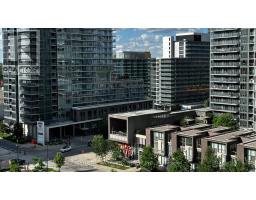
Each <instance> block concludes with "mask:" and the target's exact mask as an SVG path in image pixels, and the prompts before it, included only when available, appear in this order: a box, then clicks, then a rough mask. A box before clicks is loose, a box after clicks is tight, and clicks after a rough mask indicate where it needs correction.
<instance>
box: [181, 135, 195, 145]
mask: <svg viewBox="0 0 256 200" xmlns="http://www.w3.org/2000/svg"><path fill="white" fill-rule="evenodd" d="M179 142H180V146H192V138H189V137H180V138H179Z"/></svg>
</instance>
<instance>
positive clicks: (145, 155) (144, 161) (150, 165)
mask: <svg viewBox="0 0 256 200" xmlns="http://www.w3.org/2000/svg"><path fill="white" fill-rule="evenodd" d="M140 166H141V167H142V168H145V169H147V170H149V171H155V170H156V169H157V168H158V160H157V156H156V155H155V154H154V152H153V148H152V147H145V148H144V150H143V152H142V155H141V157H140Z"/></svg>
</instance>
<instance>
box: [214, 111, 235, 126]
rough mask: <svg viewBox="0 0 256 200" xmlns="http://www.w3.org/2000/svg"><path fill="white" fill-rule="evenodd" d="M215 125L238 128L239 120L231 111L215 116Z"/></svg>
mask: <svg viewBox="0 0 256 200" xmlns="http://www.w3.org/2000/svg"><path fill="white" fill-rule="evenodd" d="M213 125H214V126H226V127H230V128H232V129H236V128H237V122H236V120H235V118H234V116H233V115H232V114H230V113H223V114H220V115H216V116H214V117H213Z"/></svg>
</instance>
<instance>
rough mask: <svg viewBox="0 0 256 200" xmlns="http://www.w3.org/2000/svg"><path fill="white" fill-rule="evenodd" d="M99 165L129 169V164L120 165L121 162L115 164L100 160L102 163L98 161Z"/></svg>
mask: <svg viewBox="0 0 256 200" xmlns="http://www.w3.org/2000/svg"><path fill="white" fill-rule="evenodd" d="M97 164H99V165H103V166H107V167H111V168H115V169H121V170H126V169H129V167H128V166H124V165H120V164H115V163H109V162H106V161H105V162H104V161H103V162H100V163H97Z"/></svg>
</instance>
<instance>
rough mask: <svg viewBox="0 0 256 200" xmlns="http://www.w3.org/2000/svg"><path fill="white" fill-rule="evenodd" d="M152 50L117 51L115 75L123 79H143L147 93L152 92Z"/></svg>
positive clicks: (114, 60) (114, 61)
mask: <svg viewBox="0 0 256 200" xmlns="http://www.w3.org/2000/svg"><path fill="white" fill-rule="evenodd" d="M150 60H151V54H150V52H140V51H123V52H118V53H116V57H115V58H114V59H113V63H114V70H113V75H114V77H116V78H119V79H120V78H123V79H133V80H134V79H141V80H143V84H144V87H145V95H147V96H149V92H150Z"/></svg>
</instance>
